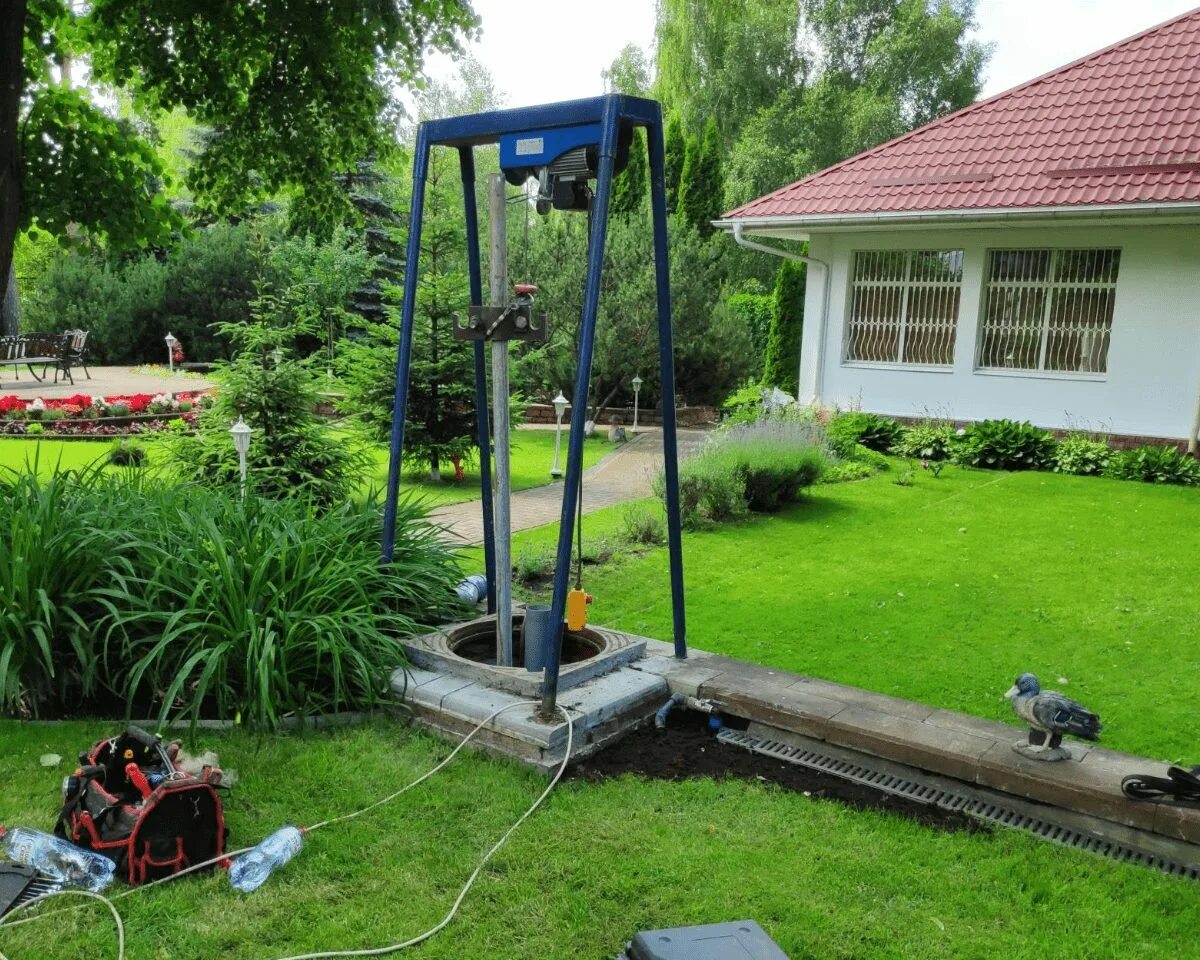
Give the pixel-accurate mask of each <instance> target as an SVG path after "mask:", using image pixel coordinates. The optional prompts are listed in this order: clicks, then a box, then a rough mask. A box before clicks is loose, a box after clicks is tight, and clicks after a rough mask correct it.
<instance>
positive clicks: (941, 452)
mask: <svg viewBox="0 0 1200 960" xmlns="http://www.w3.org/2000/svg"><path fill="white" fill-rule="evenodd" d="M956 440H957V436H956V434H955V430H954V427H953V425H951V424H949V423H932V422H926V423H918V424H914V425H913V426H911V427H906V428H904V430H903V431H902V432H901V434H900V436H899V438H898V439H897V440H896V442H895V443H893V444H892V453H894V454H896V455H897V456H900V457H912V458H914V459H917V460H931V461H939V460H949V459H950V458H951V456H952V455H953V452H954V443H955V441H956Z"/></svg>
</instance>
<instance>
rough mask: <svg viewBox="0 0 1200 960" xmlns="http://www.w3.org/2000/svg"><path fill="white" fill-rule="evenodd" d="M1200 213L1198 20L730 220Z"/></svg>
mask: <svg viewBox="0 0 1200 960" xmlns="http://www.w3.org/2000/svg"><path fill="white" fill-rule="evenodd" d="M1171 202H1185V203H1186V202H1198V203H1200V8H1197V9H1195V10H1193V11H1191V12H1190V13H1185V14H1183V15H1182V16H1180V17H1177V18H1175V19H1174V20H1170V21H1168V22H1167V23H1164V24H1162V25H1160V26H1157V27H1154V28H1152V29H1150V30H1147V31H1146V32H1145V33H1141V34H1138V35H1137V36H1134V37H1130V38H1129V39H1128V40H1123V41H1121V42H1120V43H1117V44H1114V45H1113V46H1111V47H1108V48H1106V49H1104V50H1101V51H1099V52H1097V53H1093V54H1091V55H1090V56H1087V57H1084V58H1083V59H1082V60H1077V61H1076V62H1075V63H1071V64H1068V65H1067V66H1065V67H1060V68H1059V69H1058V70H1055V71H1053V72H1051V73H1048V74H1046V75H1045V76H1043V77H1039V78H1038V79H1036V80H1031V81H1029V82H1028V83H1025V84H1022V85H1021V86H1019V87H1015V88H1013V89H1012V90H1009V91H1007V92H1006V93H1001V94H998V95H997V96H995V97H992V98H990V99H988V100H984V101H981V102H980V103H976V104H973V105H971V106H969V107H966V108H964V109H962V110H959V111H958V112H957V113H952V114H950V115H948V116H945V117H942V118H941V119H939V120H935V121H934V122H933V123H930V124H927V125H926V126H924V127H920V128H918V129H916V130H913V131H912V132H910V133H907V134H905V135H904V136H902V137H899V138H898V139H896V140H892V141H891V142H890V143H885V144H883V145H882V146H879V147H875V148H874V149H872V150H868V151H867V152H866V153H861V154H859V155H858V156H856V157H851V158H850V159H849V160H844V161H843V162H841V163H839V164H837V165H835V166H832V167H829V168H828V169H826V170H822V171H820V172H819V173H815V174H813V175H812V176H810V177H807V178H805V179H804V180H800V181H798V182H797V183H793V184H792V185H791V186H787V187H784V188H782V189H781V190H776V191H775V192H774V193H769V194H767V195H766V196H764V197H759V198H758V199H757V200H753V201H751V202H750V203H747V204H745V205H744V206H741V207H738V208H737V209H736V210H733V211H731V212H729V213H728V214H726V218H730V219H732V218H758V217H799V218H803V217H808V216H834V215H847V216H850V217H853V216H855V215H870V214H875V213H895V214H904V213H918V212H922V213H925V212H928V213H933V212H936V211H950V210H955V211H958V210H980V211H983V210H997V209H1002V210H1011V209H1018V210H1022V209H1023V210H1031V211H1033V210H1036V208H1038V207H1064V206H1066V207H1069V206H1079V207H1083V206H1097V205H1110V204H1138V203H1171Z"/></svg>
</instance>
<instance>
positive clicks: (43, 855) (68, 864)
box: [4, 827, 117, 893]
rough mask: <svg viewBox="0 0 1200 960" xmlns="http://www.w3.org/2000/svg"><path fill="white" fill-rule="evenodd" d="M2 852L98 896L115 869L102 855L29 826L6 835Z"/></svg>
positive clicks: (111, 862) (110, 881)
mask: <svg viewBox="0 0 1200 960" xmlns="http://www.w3.org/2000/svg"><path fill="white" fill-rule="evenodd" d="M4 852H5V853H6V854H8V856H9V857H10V858H11V859H13V860H15V861H17V863H23V864H24V865H25V866H27V867H33V869H34V870H36V871H38V873H44V874H45V875H46V876H48V877H50V878H52V879H54V880H57V881H59V882H60V883H66V884H71V885H72V886H77V887H84V888H85V889H87V890H91V891H92V893H99V892H100V891H101V890H103V889H104V888H105V887H107V886H108V885H109V884H110V883H112V879H113V874H114V873H115V872H116V869H117V865H116V864H115V863H114V862H113V861H112V860H109V859H108V857H106V856H104V855H103V854H100V853H96V851H94V850H84V849H83V848H82V847H77V846H75V844H73V843H70V842H69V841H67V840H63V839H62V838H60V837H52V836H51V835H50V834H48V833H42V832H41V831H40V830H30V829H29V828H28V827H17V828H16V829H14V830H10V831H9V832H8V833H7V834H5V836H4Z"/></svg>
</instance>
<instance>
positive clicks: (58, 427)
mask: <svg viewBox="0 0 1200 960" xmlns="http://www.w3.org/2000/svg"><path fill="white" fill-rule="evenodd" d="M212 399H213V398H212V394H211V393H209V392H207V391H203V390H192V391H183V392H180V393H175V394H165V393H159V394H149V393H134V394H116V395H113V396H108V397H92V396H89V395H88V394H86V393H77V394H75V395H73V396H70V397H58V398H53V399H48V400H47V399H42V398H41V397H38V398H36V399H34V400H23V399H21V398H20V397H17V396H11V395H10V396H7V397H0V434H4V435H8V436H42V435H44V434H47V433H53V434H55V435H56V436H85V437H89V436H93V437H94V436H100V437H110V436H121V435H125V434H131V433H146V432H154V431H159V430H168V429H170V430H178V429H191V425H192V423H193V422H194V421H195V418H196V414H197V413H198V412H199V411H200V410H201V409H203V408H204V407H207V406H209V405H210V404H211V403H212ZM172 421H181V422H183V423H184V424H186V427H183V428H181V427H176V426H173V425H172Z"/></svg>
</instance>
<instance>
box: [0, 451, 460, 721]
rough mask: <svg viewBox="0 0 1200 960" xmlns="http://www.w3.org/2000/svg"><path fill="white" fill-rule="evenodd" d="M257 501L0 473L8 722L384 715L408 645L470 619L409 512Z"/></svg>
mask: <svg viewBox="0 0 1200 960" xmlns="http://www.w3.org/2000/svg"><path fill="white" fill-rule="evenodd" d="M381 528H382V521H381V517H380V511H379V510H378V509H377V508H376V506H375V505H374V504H366V505H362V504H353V503H349V502H343V503H341V504H338V505H335V506H328V505H321V506H318V505H317V504H315V503H314V502H313V501H311V500H306V499H297V498H291V499H287V500H268V499H264V498H259V497H255V496H253V495H251V496H249V497H247V498H246V499H245V500H244V501H243V500H242V499H241V498H240V497H237V496H232V497H231V496H229V495H227V494H226V493H225V492H223V491H220V490H212V489H208V488H205V487H203V486H199V485H184V486H165V485H163V484H161V483H159V482H154V481H153V480H152V478H147V476H146V473H145V471H123V472H122V473H121V474H119V475H115V474H111V473H100V472H99V471H91V472H88V473H74V472H61V473H56V474H54V475H52V476H51V477H50V478H48V479H44V480H43V479H39V478H38V477H37V476H36V474H35V473H32V472H26V473H21V474H13V475H11V476H8V477H0V556H3V557H4V558H5V562H4V563H3V564H0V712H3V713H5V714H8V715H17V716H28V715H45V716H64V715H86V714H90V713H94V714H98V715H102V716H112V715H113V714H114V713H117V712H120V711H121V709H122V708H124V710H125V711H126V712H127V713H128V714H132V715H137V716H145V715H146V714H147V713H148V712H155V713H157V714H158V715H159V716H160V718H161V719H162V720H167V719H174V718H188V719H192V720H197V719H201V718H213V719H225V720H234V719H239V718H240V719H241V720H242V721H244V722H246V723H249V724H253V725H256V726H259V727H262V728H265V729H270V728H273V727H275V726H277V725H278V724H279V723H280V721H281V720H283V719H284V718H285V717H288V716H307V715H311V714H320V713H328V712H333V711H339V710H368V709H371V708H372V707H374V706H376V705H378V704H379V703H380V702H381V700H382V699H383V698H384V697H385V696H386V691H387V686H388V680H389V677H390V674H391V672H392V671H393V670H395V668H396V667H398V666H400V665H402V664H403V663H404V650H403V647H402V644H401V640H402V639H403V638H404V637H405V636H409V635H412V634H414V633H418V632H424V631H426V630H427V629H428V628H430V627H431V626H432V625H434V624H436V623H438V622H442V621H444V620H447V619H452V618H453V617H454V615H456V614H457V613H458V612H460V608H459V605H458V602H457V600H456V598H455V595H454V592H453V586H454V583H455V582H456V581H457V579H458V577H459V574H458V571H457V568H456V567H455V565H454V562H453V557H452V555H451V554H450V553H448V552H447V551H446V550H445V549H444V548H443V546H442V545H441V543H440V542H439V539H438V533H437V531H436V530H435V528H433V527H431V526H430V525H429V524H428V523H427V522H426V521H425V517H424V513H423V511H422V508H421V507H420V506H418V505H416V504H413V503H408V502H405V503H402V504H401V505H400V509H399V511H398V516H397V525H396V550H395V557H394V561H393V562H392V563H391V564H388V565H384V564H381V563H380V558H379V551H380V531H381Z"/></svg>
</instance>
